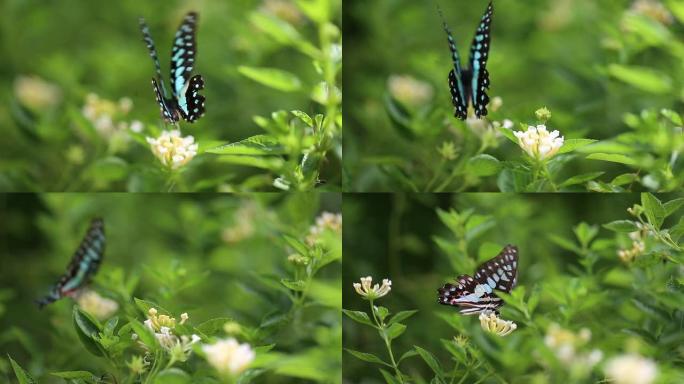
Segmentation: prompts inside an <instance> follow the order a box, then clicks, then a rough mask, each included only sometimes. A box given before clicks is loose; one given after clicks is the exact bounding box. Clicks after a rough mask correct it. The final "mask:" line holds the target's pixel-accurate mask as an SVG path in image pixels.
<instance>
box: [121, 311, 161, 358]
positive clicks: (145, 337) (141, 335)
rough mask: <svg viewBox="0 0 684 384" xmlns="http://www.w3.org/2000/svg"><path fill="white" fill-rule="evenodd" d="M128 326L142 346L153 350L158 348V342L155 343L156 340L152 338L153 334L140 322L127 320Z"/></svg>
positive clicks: (131, 319)
mask: <svg viewBox="0 0 684 384" xmlns="http://www.w3.org/2000/svg"><path fill="white" fill-rule="evenodd" d="M128 324H130V325H131V328H133V332H135V333H136V334H137V335H138V339H139V340H140V341H141V342H142V343H143V344H145V345H146V346H148V347H149V348H151V349H153V350H156V349H158V348H159V342H158V341H157V338H156V337H155V336H154V334H153V333H152V331H151V330H150V329H149V328H147V327H146V326H144V325H143V324H142V323H141V322H139V321H138V320H136V319H134V318H132V317H130V318H128Z"/></svg>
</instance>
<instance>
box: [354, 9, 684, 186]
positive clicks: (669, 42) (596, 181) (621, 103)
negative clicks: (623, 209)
mask: <svg viewBox="0 0 684 384" xmlns="http://www.w3.org/2000/svg"><path fill="white" fill-rule="evenodd" d="M439 5H440V7H442V11H443V14H444V17H445V19H446V22H447V24H449V26H450V27H451V30H452V33H453V36H454V39H455V42H456V45H457V47H458V49H459V51H460V53H461V62H462V65H464V66H467V60H468V49H469V44H470V42H471V37H472V35H473V31H474V30H475V29H476V27H477V23H478V21H479V20H480V17H481V15H482V12H483V10H484V8H485V6H486V2H477V3H473V4H470V3H469V4H466V5H464V4H460V3H458V4H457V3H448V2H439ZM494 5H495V12H494V16H493V21H492V40H491V50H490V55H489V58H488V64H487V69H488V72H489V74H490V78H491V89H490V90H489V96H490V98H491V101H490V103H489V107H488V109H489V114H488V115H487V117H486V118H483V119H476V118H474V117H472V118H469V119H467V120H466V121H465V122H462V121H460V120H457V119H456V118H454V117H453V107H452V106H451V102H450V101H451V95H450V93H449V87H448V84H447V80H446V78H447V73H448V72H449V69H450V68H451V67H452V66H453V65H452V62H451V60H450V56H449V51H448V47H447V44H446V36H445V34H444V31H443V30H442V28H441V20H440V17H439V13H438V12H437V9H436V7H435V3H432V2H428V3H416V2H412V1H408V0H404V1H396V2H392V3H373V4H367V2H363V1H351V2H349V3H348V4H346V6H345V7H344V16H345V19H346V20H351V21H350V23H351V25H354V26H356V28H355V31H356V32H355V34H354V36H353V38H352V39H349V40H348V42H347V43H348V44H347V47H348V48H350V47H351V48H350V49H349V52H348V53H347V56H346V61H347V70H349V72H350V73H352V74H353V81H350V86H349V87H347V89H346V91H347V93H348V94H349V97H350V99H351V100H354V105H355V106H356V107H355V108H354V109H353V110H351V111H348V113H349V117H348V118H347V124H348V125H349V126H350V127H351V129H350V130H349V132H348V134H347V139H346V141H345V181H344V185H345V186H346V188H347V189H349V190H354V191H364V192H365V191H368V192H372V191H383V192H384V191H397V190H402V191H413V192H461V191H501V192H553V191H563V192H579V191H594V192H623V191H651V192H669V191H677V190H680V189H681V188H682V186H683V185H684V159H683V158H682V156H681V152H682V150H683V149H684V136H682V123H681V121H682V118H681V113H682V110H681V105H682V102H684V93H682V91H681V90H682V88H683V86H684V72H682V70H681V68H682V67H683V66H682V63H684V43H682V41H684V40H683V39H682V36H683V34H682V30H681V28H680V26H681V20H682V19H681V6H680V5H678V2H677V1H667V2H657V1H656V2H647V3H646V2H633V1H618V2H593V1H589V0H580V1H574V2H570V1H563V2H562V3H561V4H559V3H558V2H557V1H549V0H534V1H528V2H525V3H516V2H501V3H495V4H494ZM399 15H400V16H399ZM506 15H516V17H514V18H511V17H507V16H506ZM587 25H592V26H593V27H592V28H587ZM379 26H382V28H380V27H379ZM367 52H373V54H372V55H368V54H367ZM541 106H545V107H543V108H540V107H541ZM535 110H536V112H535V113H534V115H533V114H532V112H533V111H535ZM538 124H544V125H546V127H547V129H548V130H549V132H551V131H553V130H558V131H559V134H560V136H563V137H564V139H565V141H564V144H563V146H562V147H561V148H560V150H559V151H558V153H557V154H555V155H553V156H550V157H548V158H545V159H539V158H534V156H529V155H527V154H526V153H525V152H524V151H523V150H521V148H520V143H519V140H518V138H517V137H516V136H515V135H514V134H513V132H514V131H526V130H527V128H528V126H536V125H538ZM506 139H508V140H506Z"/></svg>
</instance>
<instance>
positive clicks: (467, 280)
mask: <svg viewBox="0 0 684 384" xmlns="http://www.w3.org/2000/svg"><path fill="white" fill-rule="evenodd" d="M517 274H518V248H517V247H515V246H513V245H507V246H506V247H504V249H503V250H502V251H501V252H500V253H499V254H498V255H497V256H496V257H494V258H493V259H491V260H489V261H487V262H486V263H484V264H482V265H480V266H479V267H478V268H477V270H476V271H475V274H474V275H473V276H472V277H471V276H469V275H461V276H459V277H458V278H457V279H456V283H455V284H451V283H447V284H445V285H444V286H443V287H442V288H439V289H438V290H437V294H438V296H437V301H438V302H439V303H440V304H444V305H451V306H455V307H459V308H460V312H461V313H462V314H465V315H469V314H478V313H481V312H483V311H486V310H496V309H497V308H498V307H500V306H501V305H503V301H502V300H501V298H499V297H497V296H496V294H495V290H500V291H503V292H506V293H509V292H510V291H511V290H512V289H513V288H514V287H515V285H516V283H517Z"/></svg>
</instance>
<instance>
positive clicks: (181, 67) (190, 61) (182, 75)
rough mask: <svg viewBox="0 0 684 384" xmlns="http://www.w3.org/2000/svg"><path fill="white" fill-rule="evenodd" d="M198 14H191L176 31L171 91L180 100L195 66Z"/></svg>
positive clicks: (172, 54)
mask: <svg viewBox="0 0 684 384" xmlns="http://www.w3.org/2000/svg"><path fill="white" fill-rule="evenodd" d="M196 28H197V13H195V12H189V13H188V14H187V15H185V18H184V19H183V22H182V23H181V25H180V26H179V27H178V30H177V31H176V36H175V37H174V40H173V46H172V47H171V91H172V92H173V96H174V97H175V98H176V99H178V98H179V97H181V96H183V95H184V92H185V90H186V87H187V86H188V84H187V83H188V80H189V79H190V75H191V74H192V69H193V68H194V66H195V55H196V54H197V42H196V40H195V30H196Z"/></svg>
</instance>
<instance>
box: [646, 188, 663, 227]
mask: <svg viewBox="0 0 684 384" xmlns="http://www.w3.org/2000/svg"><path fill="white" fill-rule="evenodd" d="M641 205H642V206H643V207H644V213H645V214H646V218H648V222H649V223H651V225H653V226H654V227H655V229H657V230H660V227H661V226H662V225H663V221H664V220H665V207H663V204H662V203H661V202H660V200H658V198H657V197H655V196H654V195H653V194H651V193H642V194H641Z"/></svg>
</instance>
